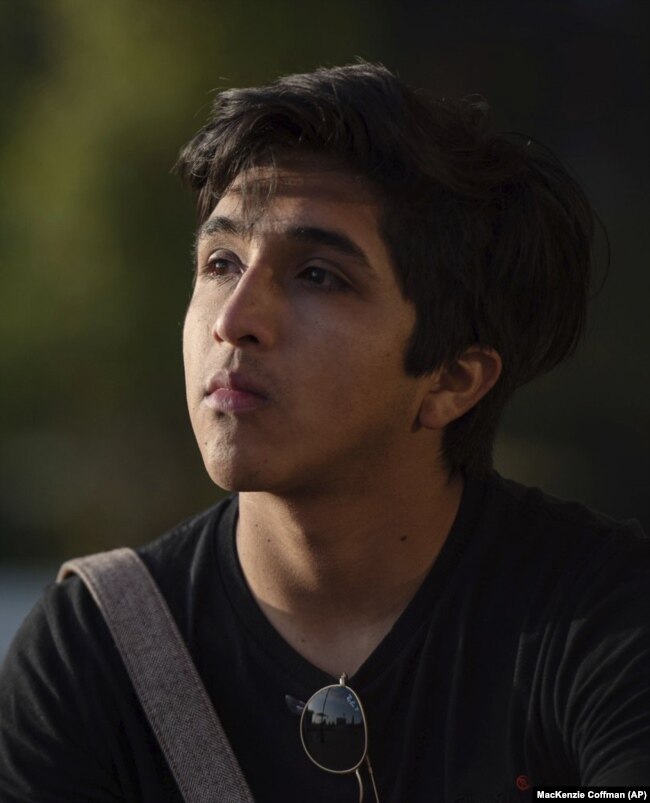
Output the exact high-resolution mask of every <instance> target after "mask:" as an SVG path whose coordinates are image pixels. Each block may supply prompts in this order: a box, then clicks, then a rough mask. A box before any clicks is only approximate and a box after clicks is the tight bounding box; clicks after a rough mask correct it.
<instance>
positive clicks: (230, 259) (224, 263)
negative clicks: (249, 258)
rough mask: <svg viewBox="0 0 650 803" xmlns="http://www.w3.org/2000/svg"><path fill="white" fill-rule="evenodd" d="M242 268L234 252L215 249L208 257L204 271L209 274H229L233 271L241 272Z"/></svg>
mask: <svg viewBox="0 0 650 803" xmlns="http://www.w3.org/2000/svg"><path fill="white" fill-rule="evenodd" d="M240 270H241V266H240V263H239V260H238V259H237V257H235V255H234V254H228V253H224V252H223V251H215V252H214V253H212V254H210V256H209V257H208V259H207V261H206V263H205V266H204V268H203V273H206V274H207V275H208V276H228V275H230V274H233V273H239V271H240Z"/></svg>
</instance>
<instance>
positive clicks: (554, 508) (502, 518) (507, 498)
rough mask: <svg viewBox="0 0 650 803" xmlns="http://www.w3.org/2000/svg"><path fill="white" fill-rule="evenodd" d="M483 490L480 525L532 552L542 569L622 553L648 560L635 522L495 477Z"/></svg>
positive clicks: (648, 548)
mask: <svg viewBox="0 0 650 803" xmlns="http://www.w3.org/2000/svg"><path fill="white" fill-rule="evenodd" d="M486 487H487V494H486V504H485V507H484V515H483V523H484V525H487V527H488V528H489V527H495V528H496V529H497V531H498V532H499V533H501V534H502V535H503V541H506V542H507V544H508V546H509V547H511V548H512V547H513V546H514V545H516V544H518V545H519V546H520V548H521V549H530V550H533V551H535V552H536V554H537V555H538V558H539V562H540V563H542V564H543V563H547V562H553V563H554V562H556V561H558V560H561V561H563V562H565V563H571V562H572V561H587V562H592V561H594V560H597V559H598V556H601V557H604V556H606V555H609V556H613V555H615V554H624V553H625V554H629V555H638V556H650V539H649V538H648V537H647V535H646V534H645V533H644V531H643V529H642V528H641V526H640V524H639V523H638V521H636V520H635V519H627V520H622V521H619V520H617V519H614V518H612V517H610V516H608V515H606V514H604V513H600V512H598V511H596V510H593V509H592V508H590V507H588V506H586V505H584V504H582V503H581V502H577V501H571V500H566V499H558V498H557V497H554V496H551V495H550V494H547V493H545V492H543V491H542V490H540V489H539V488H533V487H527V486H525V485H522V484H520V483H518V482H514V481H513V480H508V479H504V478H503V477H501V476H500V475H499V474H497V473H496V472H494V473H493V474H492V475H491V476H490V477H489V479H488V480H487V482H486Z"/></svg>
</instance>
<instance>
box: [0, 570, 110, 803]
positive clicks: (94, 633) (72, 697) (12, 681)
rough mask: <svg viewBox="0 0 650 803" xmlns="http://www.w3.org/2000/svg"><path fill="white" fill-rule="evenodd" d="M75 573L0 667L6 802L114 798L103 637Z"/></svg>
mask: <svg viewBox="0 0 650 803" xmlns="http://www.w3.org/2000/svg"><path fill="white" fill-rule="evenodd" d="M93 606H94V603H93V602H92V600H91V599H90V595H89V594H88V593H87V591H86V590H85V588H83V587H82V584H81V582H80V581H79V579H78V578H71V579H70V580H67V581H66V582H65V583H63V584H61V585H52V586H50V587H48V589H46V591H45V592H44V594H43V596H42V597H41V599H40V600H39V602H38V603H37V604H36V606H35V607H34V608H33V610H32V611H31V613H30V614H29V615H28V617H27V618H26V620H25V621H24V623H23V625H22V627H21V628H20V630H19V631H18V633H17V634H16V636H15V638H14V641H13V643H12V645H11V647H10V649H9V652H8V654H7V656H6V659H5V661H4V663H3V665H2V668H1V670H0V799H1V800H2V801H3V803H28V801H29V803H35V802H36V801H38V803H61V801H66V803H82V802H83V803H88V801H90V800H92V801H94V803H114V801H123V800H124V799H125V798H124V796H123V795H122V794H121V793H120V789H119V782H118V780H117V777H116V768H115V766H114V765H112V762H111V758H110V745H109V740H110V737H109V736H108V732H107V730H106V723H105V718H106V707H104V708H103V709H102V706H101V705H100V702H99V701H100V700H102V699H103V700H104V703H105V702H106V700H107V697H108V698H110V696H111V694H112V690H111V688H110V684H109V681H108V679H107V678H108V676H107V674H106V670H107V667H105V666H104V665H103V664H104V660H103V658H102V650H101V648H100V645H101V643H102V641H103V640H104V641H105V640H106V639H107V638H108V629H107V628H106V626H105V624H104V622H103V620H102V619H101V615H100V614H99V611H97V610H93Z"/></svg>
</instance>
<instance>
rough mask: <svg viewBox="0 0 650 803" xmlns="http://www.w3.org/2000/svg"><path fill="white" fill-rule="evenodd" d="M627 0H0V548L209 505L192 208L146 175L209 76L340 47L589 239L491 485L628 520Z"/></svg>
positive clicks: (640, 172) (634, 460)
mask: <svg viewBox="0 0 650 803" xmlns="http://www.w3.org/2000/svg"><path fill="white" fill-rule="evenodd" d="M649 9H650V3H648V2H646V0H618V1H616V0H564V1H563V2H553V1H552V0H544V1H543V2H542V1H540V2H526V1H525V0H519V2H510V1H509V0H508V1H506V2H501V1H499V2H491V3H488V2H478V1H477V2H469V1H468V0H453V2H428V3H424V2H421V3H415V2H402V3H400V4H399V5H398V4H397V3H396V2H392V0H384V2H376V3H370V2H351V0H329V2H328V3H327V4H324V3H322V2H320V0H319V2H313V1H312V0H303V2H302V3H300V4H298V3H289V2H285V1H284V0H266V2H264V1H263V0H253V1H252V2H251V0H249V1H248V2H246V3H243V2H241V3H233V2H228V3H226V2H207V1H206V0H185V1H184V2H181V1H180V0H175V1H174V2H172V0H138V2H137V3H136V2H133V1H132V0H111V1H110V2H92V3H91V2H87V0H47V2H46V0H40V1H39V0H22V2H12V1H11V0H3V2H2V4H1V5H0V31H1V33H0V36H1V40H0V58H1V59H2V63H1V65H0V66H1V68H2V69H1V70H0V87H1V88H2V97H1V103H0V176H1V179H0V293H1V298H2V307H1V309H2V314H1V316H0V376H1V377H2V393H1V394H0V560H4V561H11V562H20V561H27V560H29V561H30V562H34V561H43V562H50V561H52V560H58V559H60V558H62V557H65V556H69V555H71V554H82V553H87V552H90V551H96V550H99V549H103V548H108V547H112V546H117V545H119V544H133V545H134V544H137V543H141V542H144V541H146V540H149V539H151V538H154V537H155V536H157V535H158V534H159V533H160V532H162V531H163V530H164V529H167V528H168V527H169V526H171V525H173V524H175V523H176V522H177V521H178V520H180V519H181V518H183V517H185V516H188V515H190V514H191V513H194V512H196V511H197V510H198V509H200V508H202V507H204V506H206V505H208V504H210V503H211V502H212V501H213V500H214V499H216V498H217V496H218V493H219V492H218V491H217V490H216V489H215V488H214V487H213V486H212V485H211V484H210V482H209V480H208V479H207V477H206V476H205V474H204V471H203V467H202V464H201V461H200V458H199V455H198V450H197V449H196V447H195V445H194V441H193V436H192V434H191V431H190V427H189V423H188V421H187V416H186V412H185V402H184V390H183V378H182V364H181V326H182V319H183V314H184V308H185V305H186V303H187V299H188V295H189V289H190V276H191V264H190V258H189V247H190V242H191V237H192V230H193V209H192V204H191V200H190V198H189V197H188V196H187V195H185V193H184V191H183V190H182V189H181V187H180V185H179V183H178V182H177V180H176V179H175V178H174V177H173V176H172V175H170V168H171V166H172V164H173V163H174V161H175V157H176V153H177V151H178V148H179V146H180V145H181V144H182V143H183V142H184V141H185V140H187V139H188V138H189V137H190V136H191V135H192V134H193V133H194V132H195V131H196V130H197V129H198V127H199V126H200V125H202V123H203V122H204V120H205V118H206V114H207V110H208V107H209V104H210V100H211V98H212V93H213V90H214V89H215V88H223V87H228V86H237V85H245V84H251V83H260V82H265V81H268V80H270V79H272V78H274V77H275V76H277V75H279V74H281V73H287V72H296V71H304V70H309V69H311V68H313V67H316V66H318V65H327V66H331V65H335V64H342V63H346V62H350V61H353V60H354V59H355V58H356V57H357V56H362V57H364V58H366V59H368V60H371V61H381V62H383V63H384V64H386V65H387V66H388V67H390V68H391V69H393V70H395V71H397V72H398V73H399V74H400V75H401V76H402V77H403V78H405V79H406V80H407V81H408V82H410V83H411V84H413V85H415V86H418V87H423V88H427V89H428V90H430V91H431V92H432V93H434V94H438V95H446V96H458V95H464V94H468V93H480V94H483V95H485V96H486V97H487V99H488V100H489V102H490V104H491V106H492V108H493V111H494V116H495V118H496V121H497V123H498V125H499V127H501V128H502V129H504V130H516V131H522V132H526V133H528V134H531V135H533V136H534V137H535V138H537V139H540V140H541V141H542V142H544V143H546V144H548V145H550V146H551V147H552V148H553V149H555V150H556V151H557V153H558V154H559V155H560V156H561V157H562V158H563V159H564V161H566V162H567V163H568V164H569V165H570V166H571V167H572V168H573V170H574V172H575V173H576V174H577V175H578V177H579V178H580V180H581V181H582V182H583V184H584V186H585V187H586V189H587V191H588V193H589V195H590V197H591V199H592V202H593V203H594V205H595V207H596V209H597V210H598V212H599V214H600V215H601V217H602V218H603V220H604V222H605V224H606V226H607V229H608V231H609V236H610V239H611V245H612V262H611V269H610V275H609V278H608V280H607V282H606V284H605V287H604V289H603V290H602V292H601V293H600V294H599V295H598V297H597V298H596V299H595V300H594V303H593V307H592V314H591V318H590V321H589V327H588V335H587V340H586V343H585V345H583V346H582V347H581V349H580V350H579V352H578V354H577V355H576V357H575V358H573V360H571V361H570V362H569V363H568V364H567V365H566V366H563V367H561V368H560V369H557V370H556V371H555V372H554V373H553V374H551V375H549V376H548V377H546V378H544V379H543V380H540V381H537V382H536V383H534V384H533V385H531V386H530V387H529V388H526V389H525V390H524V391H523V392H521V393H520V395H519V396H518V397H517V398H516V399H515V401H514V402H513V403H512V405H511V407H510V409H509V412H508V414H507V416H506V419H505V421H504V426H503V434H502V436H501V438H500V440H499V444H498V450H497V466H498V468H499V469H500V470H501V471H502V472H503V473H505V474H507V475H511V476H514V477H516V478H518V479H521V480H523V481H525V482H528V483H531V484H539V485H542V486H543V487H544V488H545V489H547V490H548V491H550V492H552V493H555V494H557V495H561V496H566V497H573V498H578V499H580V500H583V501H585V502H587V503H589V504H591V505H593V506H595V507H597V508H600V509H601V510H604V511H605V512H608V513H610V514H612V515H614V516H618V517H629V516H635V517H637V518H640V519H641V520H642V521H644V523H645V525H646V528H647V527H648V524H649V523H650V511H649V509H648V500H647V493H646V489H647V487H648V479H649V477H648V458H647V454H648V427H647V416H646V409H647V402H648V373H647V368H646V362H647V361H646V344H647V343H648V334H649V332H648V329H649V325H648V314H647V298H648V287H647V274H648V221H649V216H648V198H647V194H646V193H645V192H644V190H646V189H647V179H648V157H647V153H648V142H649V137H648V92H647V89H648V87H647V82H646V75H647V74H648V63H647V62H648V11H649Z"/></svg>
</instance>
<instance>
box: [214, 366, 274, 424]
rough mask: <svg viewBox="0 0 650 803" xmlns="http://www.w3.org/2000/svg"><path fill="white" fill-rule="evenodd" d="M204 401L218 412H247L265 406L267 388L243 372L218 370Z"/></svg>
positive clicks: (267, 401)
mask: <svg viewBox="0 0 650 803" xmlns="http://www.w3.org/2000/svg"><path fill="white" fill-rule="evenodd" d="M203 401H204V402H205V404H206V405H207V406H208V407H209V408H210V409H212V410H214V411H215V412H218V413H233V414H239V413H247V412H253V411H254V410H259V409H261V408H262V407H265V406H266V405H267V404H268V403H269V401H270V397H269V395H268V393H267V392H266V390H265V389H264V388H262V387H261V386H260V385H258V384H257V383H256V382H255V381H254V380H252V379H250V378H249V377H247V376H246V375H245V374H243V373H239V372H236V371H234V372H229V371H217V373H216V374H214V376H212V377H211V379H210V380H209V382H208V384H207V386H206V389H205V393H204V396H203Z"/></svg>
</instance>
